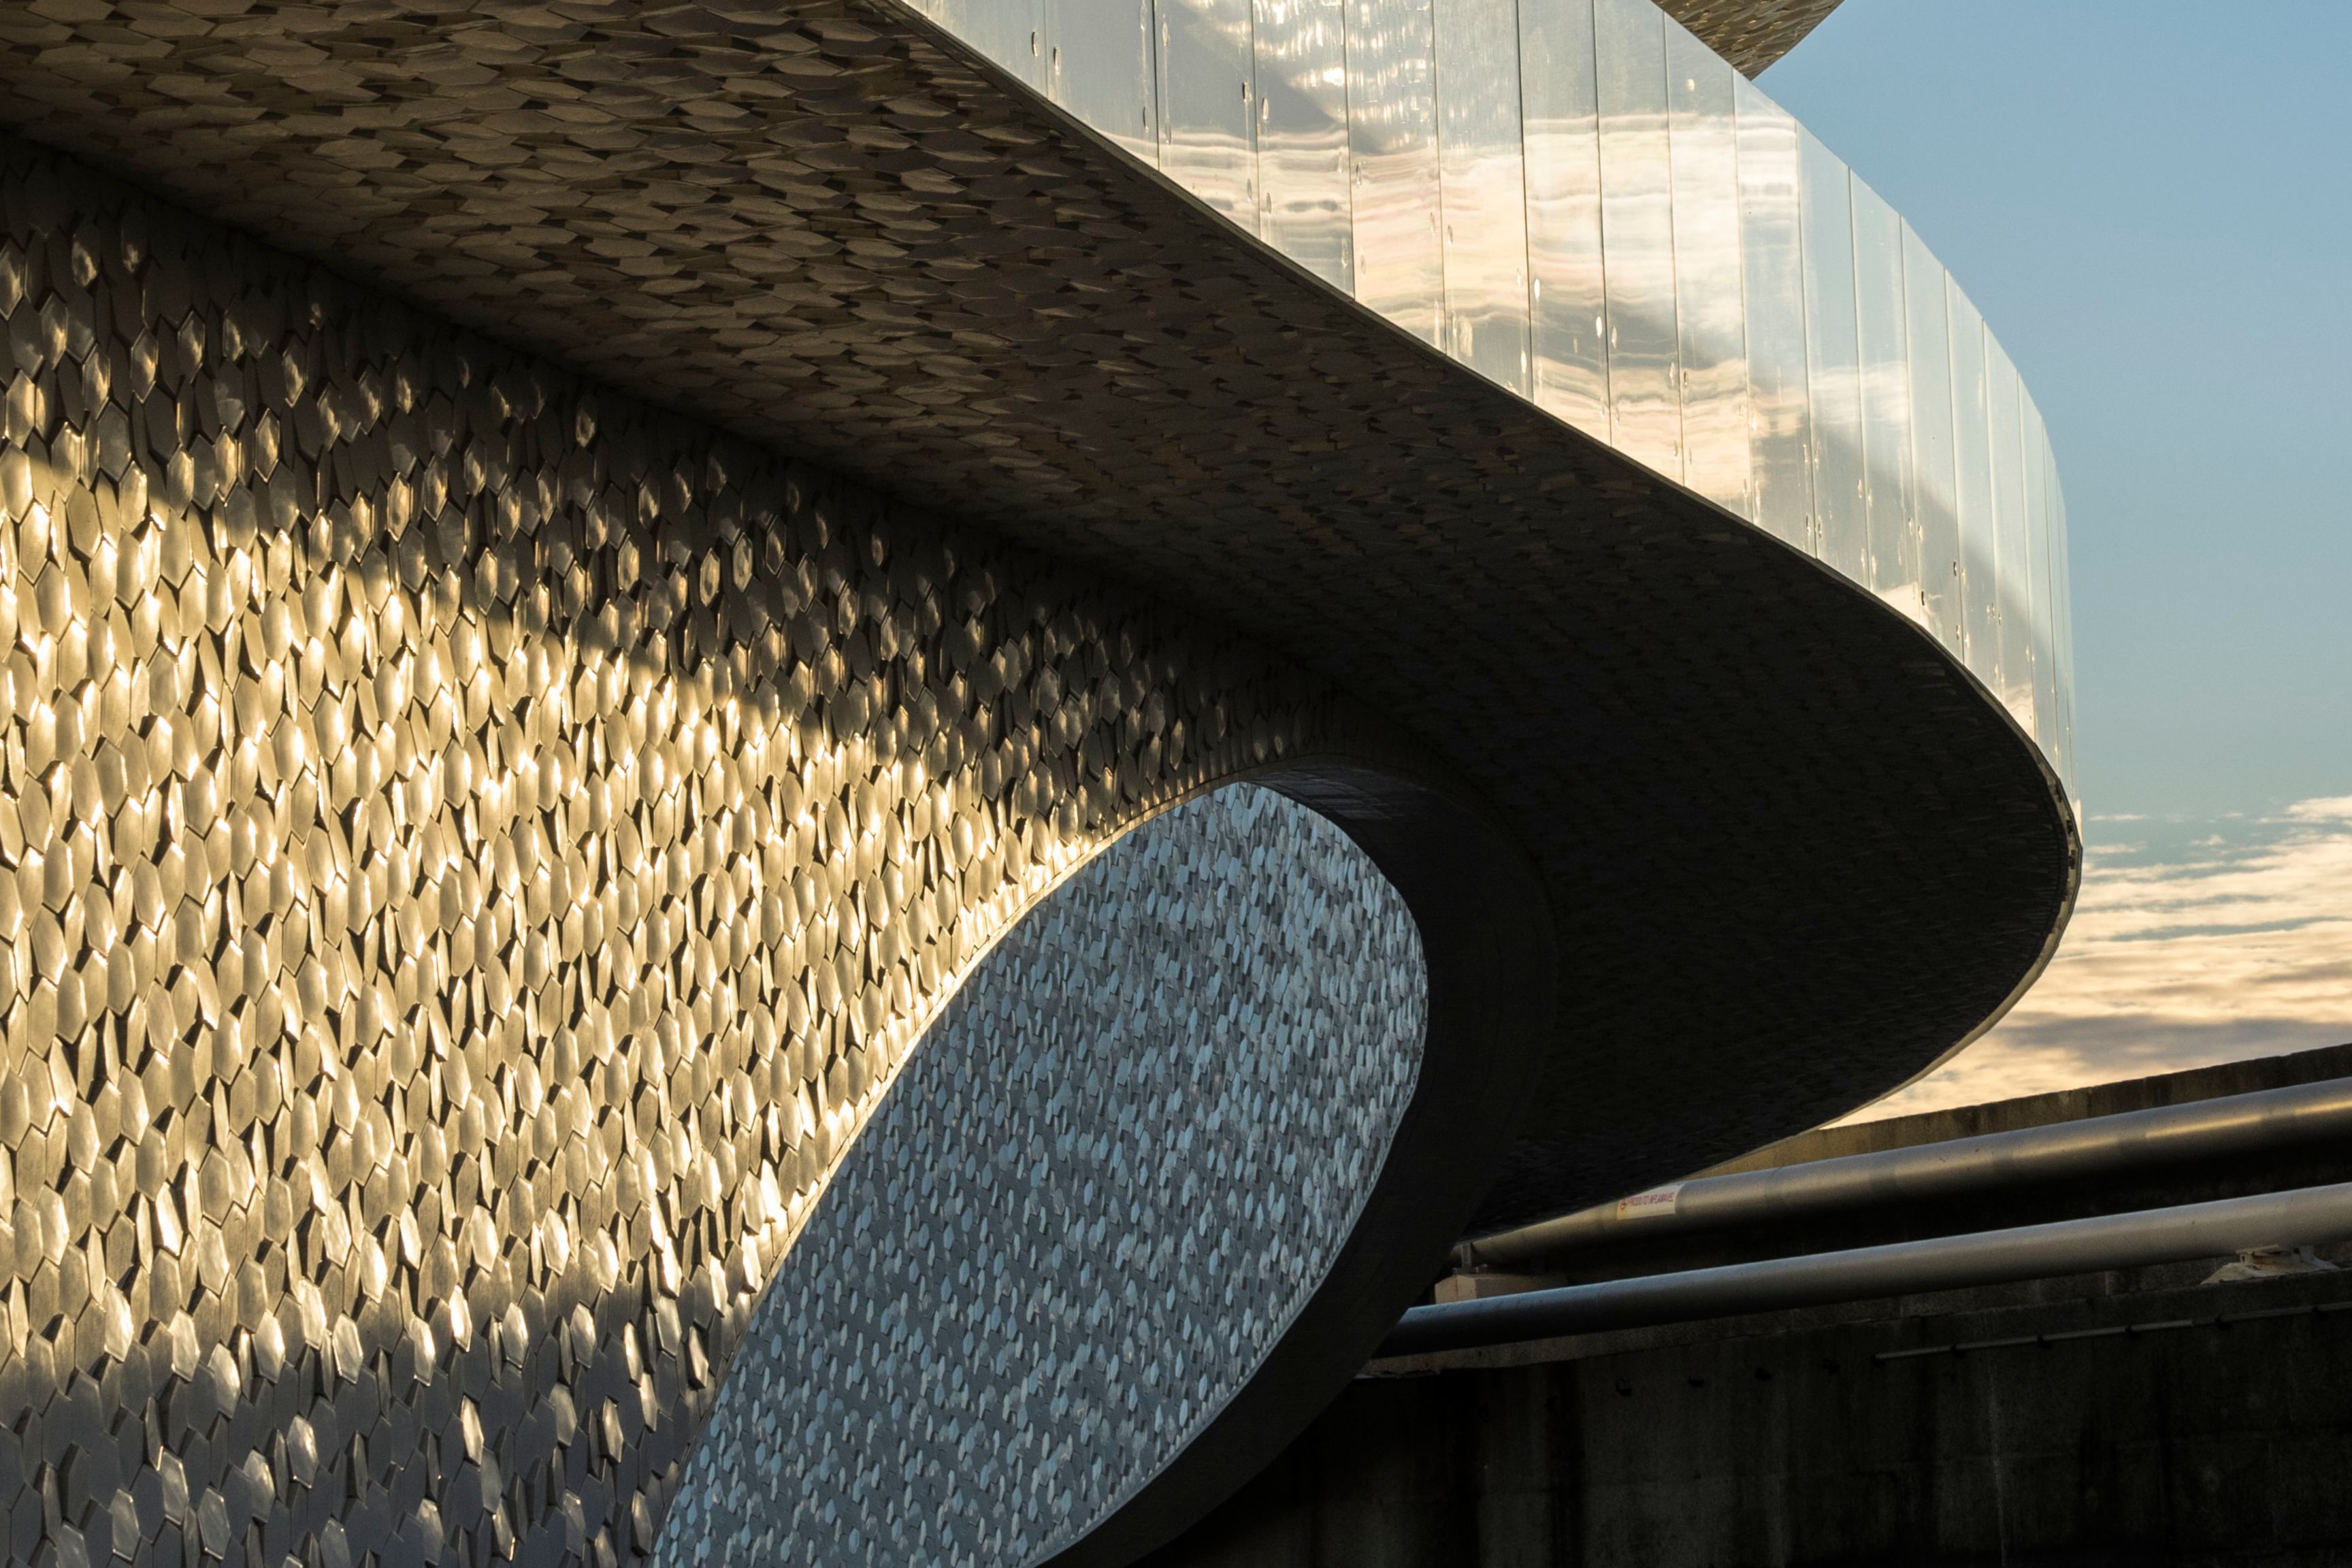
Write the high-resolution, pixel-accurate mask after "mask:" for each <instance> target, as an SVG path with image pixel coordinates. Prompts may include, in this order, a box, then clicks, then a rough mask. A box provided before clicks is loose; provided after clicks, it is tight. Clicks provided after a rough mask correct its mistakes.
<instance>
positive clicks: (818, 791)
mask: <svg viewBox="0 0 2352 1568" xmlns="http://www.w3.org/2000/svg"><path fill="white" fill-rule="evenodd" d="M0 318H5V354H6V358H5V363H0V378H5V402H0V421H4V422H5V423H4V424H0V518H5V527H0V714H5V728H0V1529H5V1542H0V1551H5V1555H6V1556H7V1557H9V1558H10V1559H13V1560H17V1561H25V1560H32V1561H36V1562H56V1563H61V1564H68V1565H75V1568H78V1565H79V1564H80V1563H85V1562H88V1563H103V1562H105V1561H106V1560H107V1558H108V1556H109V1554H110V1553H111V1554H115V1555H121V1556H125V1557H129V1558H132V1559H134V1560H140V1561H151V1560H152V1561H157V1562H173V1561H184V1562H186V1563H192V1564H193V1563H196V1562H198V1561H199V1558H200V1557H202V1558H204V1559H207V1560H209V1559H219V1560H225V1561H226V1562H230V1563H253V1564H259V1563H269V1564H272V1565H273V1568H275V1565H277V1564H279V1563H283V1562H284V1561H285V1559H286V1558H287V1557H288V1556H289V1555H290V1556H293V1557H295V1558H298V1559H299V1560H301V1561H303V1562H305V1563H317V1564H322V1565H325V1568H345V1565H347V1564H352V1563H358V1562H360V1561H361V1552H362V1551H363V1550H372V1551H374V1552H377V1553H378V1555H379V1560H380V1561H381V1562H382V1563H385V1564H399V1563H422V1562H428V1561H440V1562H467V1563H482V1562H486V1561H488V1560H490V1559H492V1558H498V1557H507V1556H512V1557H516V1558H519V1559H520V1560H521V1561H524V1562H529V1563H542V1562H553V1561H556V1560H558V1559H560V1558H575V1559H576V1558H583V1557H584V1558H586V1559H587V1560H590V1561H593V1562H598V1563H611V1562H614V1561H615V1560H616V1559H625V1558H628V1557H630V1556H632V1555H634V1554H636V1553H639V1552H643V1551H645V1550H646V1549H648V1548H650V1547H651V1546H652V1544H653V1537H654V1531H655V1530H656V1527H657V1523H658V1521H659V1519H660V1517H661V1514H662V1512H663V1509H664V1505H665V1502H666V1499H667V1495H668V1492H669V1489H670V1488H671V1487H672V1486H673V1485H674V1482H675V1478H676V1474H677V1464H678V1461H679V1459H680V1458H681V1457H682V1455H683V1453H684V1451H685V1447H686V1445H687V1442H688V1439H689V1437H690V1436H691V1433H692V1431H693V1429H694V1427H695V1425H696V1422H697V1420H698V1416H699V1414H700V1413H701V1412H702V1411H704V1410H705V1409H707V1408H708V1405H709V1399H710V1397H711V1394H712V1390H713V1388H714V1387H715V1385H716V1384H717V1381H718V1379H719V1376H720V1373H721V1371H722V1369H723V1367H724V1365H725V1363H727V1361H728V1358H729V1357H730V1353H731V1352H732V1350H733V1347H734V1345H735V1343H736V1342H737V1339H738V1337H739V1335H740V1331H741V1328H742V1325H743V1323H744V1321H745V1317H746V1313H747V1310H748V1308H749V1305H750V1303H751V1300H752V1299H753V1296H754V1294H755V1292H756V1291H757V1290H758V1289H759V1288H760V1287H761V1284H762V1283H763V1282H764V1280H765V1279H767V1278H768V1277H769V1274H770V1272H771V1271H772V1268H774V1266H775V1261H776V1259H777V1258H779V1257H780V1256H781V1255H782V1251H783V1248H784V1247H785V1245H786V1243H787V1242H788V1240H789V1239H790V1237H792V1236H793V1233H794V1231H795V1229H796V1228H797V1227H798V1226H800V1225H801V1224H803V1222H804V1221H805V1219H806V1217H807V1214H808V1211H809V1196H810V1194H811V1193H812V1191H813V1190H814V1184H816V1183H817V1182H818V1181H819V1180H820V1178H821V1176H822V1175H823V1173H824V1172H825V1171H826V1170H827V1169H828V1168H829V1167H830V1166H831V1164H832V1163H834V1162H835V1161H836V1160H837V1159H838V1158H839V1157H840V1155H841V1153H842V1152H843V1150H844V1149H845V1146H846V1145H847V1142H848V1140H849V1138H850V1135H851V1133H852V1132H853V1131H854V1130H855V1128H856V1126H857V1125H858V1123H859V1122H860V1121H861V1119H862V1118H863V1117H864V1116H865V1115H866V1113H867V1111H868V1110H870V1109H871V1107H872V1106H873V1104H874V1103H875V1102H876V1100H877V1096H878V1095H879V1094H880V1092H881V1089H882V1088H883V1087H884V1086H885V1085H886V1084H887V1081H888V1080H889V1079H890V1078H891V1076H892V1075H893V1074H894V1073H895V1072H896V1071H897V1069H898V1067H899V1066H900V1064H901V1062H902V1060H903V1058H904V1057H905V1054H906V1052H907V1050H908V1046H909V1045H910V1043H911V1042H912V1041H913V1040H914V1039H915V1038H916V1037H917V1034H918V1033H919V1030H920V1029H921V1027H922V1026H923V1025H924V1024H925V1023H926V1022H927V1021H928V1020H929V1017H930V1016H932V1015H933V1013H935V1012H936V1010H937V1008H938V1007H939V1005H940V1002H941V1000H942V999H943V998H944V996H945V995H946V994H948V992H949V991H950V989H951V988H952V986H953V985H954V984H955V983H956V981H957V980H958V979H959V978H960V976H961V973H963V972H964V971H965V970H966V969H967V968H968V967H969V966H970V965H971V963H973V962H974V960H975V958H976V955H978V954H979V953H980V952H982V950H983V949H984V948H985V947H986V945H987V944H988V943H989V942H992V940H993V939H994V938H995V937H996V936H998V935H999V934H1000V933H1001V932H1002V931H1003V930H1004V929H1005V928H1006V926H1007V925H1008V924H1009V923H1010V922H1011V921H1013V919H1014V917H1015V916H1016V915H1017V914H1018V913H1019V912H1020V911H1021V910H1023V909H1024V908H1025V907H1026V906H1027V905H1028V904H1029V903H1031V902H1032V901H1033V900H1034V899H1035V898H1037V897H1038V896H1039V895H1040V894H1042V893H1043V892H1045V890H1046V889H1048V888H1049V887H1050V886H1051V885H1052V884H1053V883H1054V882H1055V880H1056V879H1058V878H1060V877H1062V876H1064V875H1065V874H1066V873H1067V872H1068V871H1070V870H1071V869H1072V868H1075V867H1076V866H1077V865H1078V864H1079V863H1080V862H1081V861H1082V860H1083V859H1084V858H1086V857H1087V855H1088V854H1089V853H1090V852H1091V851H1092V850H1093V849H1094V848H1096V847H1099V846H1100V845H1101V844H1103V843H1104V842H1106V841H1107V840H1108V838H1109V837H1112V836H1114V835H1115V834H1116V833H1117V832H1118V830H1119V829H1120V828H1121V827H1122V826H1125V825H1126V824H1129V823H1131V822H1133V821H1135V820H1138V819H1139V818H1140V817H1141V816H1146V815H1148V814H1150V812H1151V811H1153V810H1155V809H1156V808H1158V807H1159V806H1160V805H1165V804H1167V803H1168V802H1170V801H1171V800H1174V799H1176V798H1178V797H1179V796H1180V795H1181V794H1182V793H1184V792H1185V791H1187V790H1190V789H1192V788H1196V787H1198V786H1199V785H1201V784H1203V783H1205V782H1208V781H1212V780H1214V779H1216V778H1218V777H1220V776H1222V775H1224V774H1226V773H1231V772H1233V771H1234V770H1235V769H1237V768H1241V767H1244V766H1248V765H1257V764H1263V763H1267V762H1269V761H1271V760H1274V759H1276V758H1277V757H1280V756H1282V755H1285V754H1287V753H1292V752H1297V751H1298V750H1300V749H1302V748H1305V747H1307V746H1308V745H1310V744H1314V743H1320V742H1323V741H1326V740H1328V739H1329V738H1330V737H1331V735H1332V734H1333V733H1334V724H1335V722H1336V721H1334V720H1333V719H1332V717H1331V711H1330V709H1329V706H1328V703H1327V702H1326V701H1324V700H1321V699H1318V698H1316V697H1314V696H1313V695H1312V693H1311V692H1308V691H1306V690H1304V689H1301V688H1300V687H1298V686H1297V684H1296V683H1295V682H1293V681H1291V680H1289V679H1287V678H1276V677H1271V676H1268V675H1266V674H1265V673H1264V671H1263V670H1261V669H1260V668H1257V667H1255V666H1253V665H1251V664H1250V663H1248V662H1247V660H1246V659H1245V658H1244V657H1242V656H1240V655H1238V654H1236V653H1234V651H1233V650H1232V648H1231V647H1230V645H1229V641H1226V640H1224V639H1221V643H1220V646H1217V647H1206V646H1204V645H1203V642H1202V640H1201V639H1199V638H1198V637H1194V636H1188V635H1186V634H1185V633H1183V632H1181V631H1180V630H1178V629H1176V628H1175V627H1174V626H1171V624H1170V623H1168V622H1166V621H1164V620H1159V619H1154V618H1152V617H1151V616H1149V615H1144V614H1139V613H1137V612H1134V611H1132V610H1130V609H1129V608H1127V607H1125V605H1124V604H1123V602H1122V601H1120V600H1119V599H1118V598H1116V597H1107V596H1105V595H1102V594H1101V593H1098V592H1097V591H1095V590H1092V589H1090V588H1088V587H1087V585H1086V584H1084V583H1083V582H1081V581H1077V580H1074V579H1071V578H1068V577H1066V576H1062V575H1056V574H1053V573H1051V572H1049V571H1047V570H1045V569H1043V568H1041V567H1039V566H1037V565H1035V564H1034V563H1028V562H1025V561H1024V560H1023V559H1021V558H1019V557H1016V556H1013V555H1010V554H1006V553H1003V552H997V551H993V550H992V549H990V548H986V547H983V546H982V545H981V544H979V543H976V542H971V541H969V540H964V539H961V538H959V537H958V536H957V535H956V534H955V533H953V532H952V531H948V530H944V529H943V528H942V527H941V526H940V525H938V524H936V523H934V522H931V521H927V520H925V519H924V518H922V517H920V516H917V515H913V514H909V513H907V512H905V511H903V510H895V509H892V508H890V507H887V506H885V505H883V504H881V503H879V502H877V501H875V500H871V499H870V498H867V497H864V496H862V495H860V494H859V493H857V492H856V491H854V490H852V489H846V488H845V487H843V486H841V485H839V484H836V483H835V482H833V481H831V480H829V479H826V478H825V476H824V475H822V474H820V473H816V472H814V471H809V470H797V469H791V468H785V467H783V466H782V465H780V464H778V463H776V462H773V461H772V460H770V459H766V458H761V457H760V456H759V455H757V454H756V453H754V452H752V451H751V450H749V449H747V448H744V447H740V446H737V445H734V444H732V443H730V442H729V441H727V440H725V439H722V438H719V437H715V436H713V435H712V434H711V433H709V431H707V430H704V429H702V428H699V427H698V426H691V425H688V424H685V423H681V422H678V421H676V420H673V419H669V418H667V417H663V416H656V415H654V414H651V413H648V412H646V411H645V410H643V409H641V408H638V407H635V406H633V405H630V404H628V403H627V402H625V401H624V400H622V399H618V398H615V397H613V396H610V395H602V394H598V393H595V392H593V391H592V390H591V389H589V388H588V387H586V386H584V385H582V384H576V383H573V382H572V381H568V380H566V379H564V378H563V377H562V376H561V375H558V374H554V373H552V372H551V371H550V370H548V369H547V368H546V367H544V366H542V365H539V364H536V363H532V362H530V361H528V360H524V359H520V358H517V357H514V356H512V355H510V354H507V353H502V352H499V351H497V350H494V349H491V348H489V347H487V346H486V345H484V344H483V343H481V342H477V341H474V340H471V339H468V338H467V337H466V336H464V335H462V334H460V333H458V332H457V331H452V330H449V329H446V328H444V327H442V326H439V325H437V324H436V323H434V322H432V321H429V320H427V319H424V318H420V317H417V316H415V315H412V314H409V313H407V312H405V311H403V310H398V309H395V308H393V307H391V306H387V305H384V304H383V303H380V302H377V301H374V300H371V299H370V298H369V297H367V296H365V295H363V294H360V293H357V292H355V291H353V290H352V289H347V288H345V287H344V286H342V285H341V284H339V283H337V282H336V281H334V280H333V279H330V278H328V277H327V276H325V275H324V274H322V273H320V272H318V271H317V270H315V269H312V268H306V267H304V266H301V265H299V264H296V263H292V262H289V261H287V260H285V259H284V258H279V257H276V256H274V255H271V254H269V253H267V252H264V251H262V250H259V249H257V247H252V246H250V245H247V244H245V243H243V242H240V241H236V240H233V239H231V238H228V237H224V236H223V235H221V234H220V233H218V232H216V231H214V230H212V229H209V228H207V227H206V226H203V225H201V224H198V223H195V222H194V221H192V220H189V219H187V218H184V217H183V216H178V215H175V214H173V212H171V211H170V210H168V209H164V208H161V207H157V206H153V205H149V204H147V203H145V202H144V201H142V200H141V199H137V198H134V197H131V196H130V195H126V194H124V193H123V192H121V190H119V189H117V188H115V187H113V186H111V185H110V184H108V183H107V182H105V181H103V180H101V179H99V178H97V177H95V176H92V175H91V174H89V173H88V172H87V171H83V170H79V169H77V168H75V167H73V166H72V165H70V164H66V163H61V162H59V161H58V160H55V159H53V158H52V157H51V156H50V155H48V154H47V153H39V152H37V151H34V150H31V149H28V148H26V147H25V146H23V145H22V144H17V143H0Z"/></svg>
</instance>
